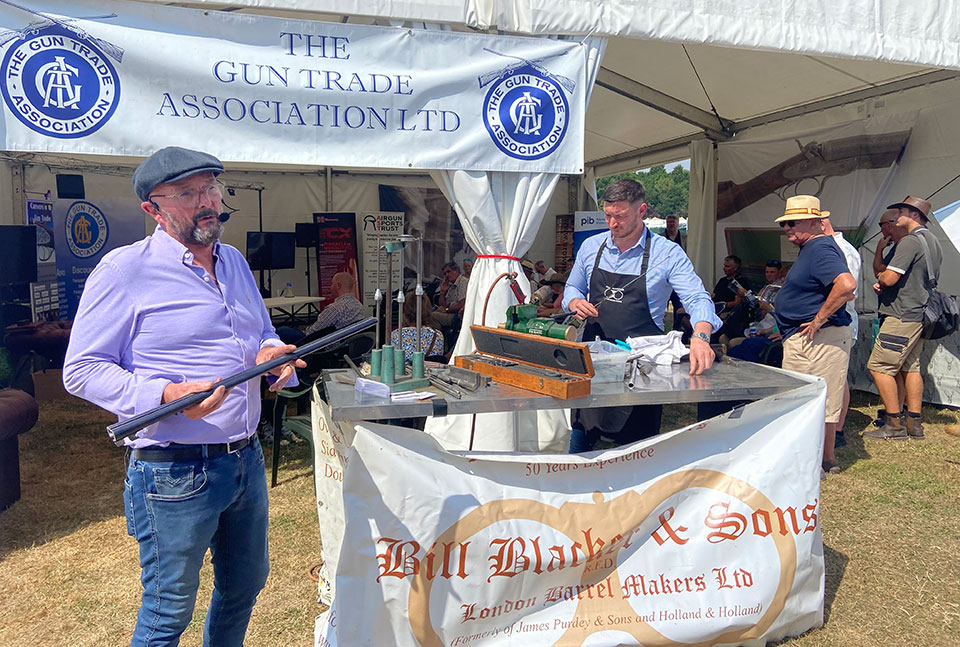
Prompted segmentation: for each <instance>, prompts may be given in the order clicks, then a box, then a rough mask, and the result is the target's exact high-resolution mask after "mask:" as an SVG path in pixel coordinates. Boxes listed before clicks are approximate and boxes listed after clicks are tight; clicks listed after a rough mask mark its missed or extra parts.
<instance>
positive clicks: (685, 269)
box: [563, 231, 721, 330]
mask: <svg viewBox="0 0 960 647" xmlns="http://www.w3.org/2000/svg"><path fill="white" fill-rule="evenodd" d="M646 240H647V234H646V231H644V233H643V235H642V236H640V240H639V241H638V242H637V243H636V244H635V245H634V246H633V247H631V248H630V249H628V250H626V251H625V252H622V253H621V252H620V250H619V249H618V248H617V246H616V245H615V244H614V242H613V237H612V236H611V235H610V232H609V231H605V232H603V233H600V234H596V235H595V236H591V237H590V238H587V239H586V240H585V241H583V244H582V245H580V250H579V251H578V252H577V258H576V261H575V262H574V264H573V269H572V270H571V271H570V276H569V278H567V287H566V289H565V290H564V292H563V309H564V310H569V309H570V301H572V300H573V299H588V300H589V301H590V302H591V303H596V302H598V301H599V300H600V299H601V297H600V296H599V295H598V296H596V297H595V298H592V299H590V298H588V293H589V290H590V277H591V276H592V275H593V265H594V262H595V261H596V258H597V252H598V251H599V250H600V247H601V246H603V254H602V255H601V256H600V269H602V270H607V271H609V272H616V273H617V274H632V275H635V276H636V275H639V274H640V268H641V266H642V265H643V249H644V245H645V244H646ZM642 280H646V283H647V301H648V302H649V304H650V316H651V318H652V319H653V321H654V323H656V324H657V326H659V327H660V329H661V330H663V315H664V313H666V311H667V302H668V301H669V300H670V293H671V292H672V291H676V293H677V296H679V297H680V301H681V303H683V307H684V309H685V310H686V311H687V314H689V315H690V320H691V323H693V324H696V323H697V322H700V321H709V322H710V324H711V325H712V326H713V329H714V330H717V329H718V328H720V324H721V321H720V317H718V316H717V312H716V306H714V304H713V301H711V300H710V295H709V294H708V293H707V291H706V290H705V289H704V288H703V281H701V280H700V277H699V276H697V274H696V272H694V271H693V263H691V262H690V259H689V258H688V257H687V255H686V254H685V253H684V251H683V249H682V248H681V247H680V246H679V245H677V244H676V243H674V242H671V241H669V240H667V239H666V238H664V237H663V236H658V235H656V234H655V235H653V236H651V237H650V260H649V262H648V264H647V275H646V277H644V279H642Z"/></svg>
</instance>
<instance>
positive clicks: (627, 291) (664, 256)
mask: <svg viewBox="0 0 960 647" xmlns="http://www.w3.org/2000/svg"><path fill="white" fill-rule="evenodd" d="M603 202H604V204H603V213H604V216H605V217H606V220H607V227H609V229H610V231H608V232H604V233H602V234H597V235H595V236H591V237H590V238H588V239H587V240H585V241H584V242H583V244H582V245H581V246H580V250H579V252H578V253H577V258H576V261H575V263H574V265H573V269H572V270H571V272H570V277H569V278H568V279H567V285H566V288H565V291H564V299H563V307H564V309H565V310H570V311H573V312H575V313H577V315H578V316H579V317H581V318H583V319H585V320H586V321H587V325H586V327H585V329H584V333H583V339H584V341H592V340H593V339H594V338H596V337H599V338H600V339H605V340H607V341H613V340H615V339H621V340H625V339H627V337H637V336H641V335H661V334H663V315H664V312H665V311H666V306H667V301H668V300H669V299H670V293H671V292H672V291H676V293H677V295H678V296H679V297H680V301H681V302H682V303H683V307H684V309H685V310H686V312H687V313H688V314H689V315H690V317H691V323H693V330H694V334H693V337H692V338H691V340H690V374H691V375H699V374H700V373H702V372H703V371H704V370H705V369H708V368H710V366H711V365H712V364H713V359H714V354H713V349H711V348H710V334H711V333H712V332H713V331H714V330H716V329H717V328H719V327H720V324H721V322H720V318H719V317H717V315H716V310H715V307H714V305H713V302H712V301H711V300H710V295H709V294H708V293H707V291H706V290H704V288H703V282H702V281H701V280H700V277H698V276H697V275H696V273H695V272H694V270H693V264H692V263H691V262H690V259H689V258H687V255H686V254H685V253H684V251H683V249H682V248H681V247H680V246H679V245H677V244H676V243H673V242H671V241H669V240H667V239H666V238H663V237H662V236H654V235H653V234H652V233H651V232H650V230H649V229H648V228H647V227H645V226H644V224H643V217H644V214H646V211H647V203H646V194H645V192H644V189H643V185H642V184H640V183H639V182H637V181H635V180H630V179H624V180H618V181H617V182H614V183H613V184H611V185H610V186H609V187H607V190H606V191H604V193H603ZM661 412H662V406H661V405H645V406H636V407H601V408H594V409H575V410H574V411H573V424H572V427H573V429H572V431H571V434H570V452H571V453H580V452H586V451H590V450H591V449H593V446H594V445H595V444H596V442H597V440H599V439H600V436H601V434H602V435H603V436H606V437H608V438H611V439H613V440H615V441H616V442H618V443H620V444H625V443H631V442H634V441H636V440H640V439H642V438H648V437H650V436H654V435H656V434H657V433H658V432H659V431H660V414H661Z"/></svg>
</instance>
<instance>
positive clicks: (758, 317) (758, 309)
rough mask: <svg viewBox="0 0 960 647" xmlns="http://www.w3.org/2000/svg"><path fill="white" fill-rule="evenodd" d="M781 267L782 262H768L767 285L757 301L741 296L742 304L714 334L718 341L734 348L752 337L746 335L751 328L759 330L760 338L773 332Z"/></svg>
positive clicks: (744, 295)
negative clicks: (746, 337) (743, 339)
mask: <svg viewBox="0 0 960 647" xmlns="http://www.w3.org/2000/svg"><path fill="white" fill-rule="evenodd" d="M781 265H782V264H781V263H780V261H777V260H773V261H767V264H766V267H764V277H765V278H766V280H767V284H766V285H765V286H764V287H763V289H762V290H760V294H759V295H757V298H756V299H753V298H750V297H748V296H747V292H746V291H744V292H743V293H742V294H741V295H740V296H741V302H740V304H739V305H737V306H736V307H735V308H734V309H733V310H732V311H730V312H729V313H727V317H726V319H725V320H724V322H723V325H722V326H721V327H720V329H719V330H718V331H717V332H716V333H714V335H715V339H716V340H717V341H721V342H724V343H729V344H730V346H734V345H736V344H737V343H739V341H738V340H739V338H742V337H745V336H750V335H747V334H746V330H747V329H748V328H750V327H755V328H757V335H759V336H764V335H767V334H770V333H771V332H772V329H773V328H774V327H775V322H774V319H773V316H772V313H773V301H774V299H775V298H776V294H777V292H778V291H779V289H780V285H781V281H780V269H781ZM721 280H722V279H721ZM751 296H752V295H751ZM754 336H756V335H754ZM721 337H724V339H721ZM778 339H779V337H778Z"/></svg>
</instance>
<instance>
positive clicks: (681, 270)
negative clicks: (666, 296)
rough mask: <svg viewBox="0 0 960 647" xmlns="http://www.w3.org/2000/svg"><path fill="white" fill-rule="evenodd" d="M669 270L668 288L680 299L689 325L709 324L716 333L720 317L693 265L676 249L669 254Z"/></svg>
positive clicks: (720, 322) (719, 324)
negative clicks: (702, 322) (688, 317)
mask: <svg viewBox="0 0 960 647" xmlns="http://www.w3.org/2000/svg"><path fill="white" fill-rule="evenodd" d="M667 267H669V268H670V271H669V274H668V276H667V281H668V282H669V283H670V287H672V288H673V290H674V291H675V292H676V293H677V296H678V297H680V303H682V304H683V309H684V310H685V311H686V312H687V314H688V315H690V323H691V324H696V323H698V322H700V321H706V322H709V323H710V325H711V326H713V330H714V331H716V330H718V329H719V328H720V326H721V325H722V323H723V322H722V321H721V320H720V317H718V316H717V309H716V306H715V305H714V303H713V301H712V300H711V299H710V294H709V293H707V291H706V289H705V288H704V287H703V281H701V280H700V277H699V276H697V273H696V271H694V269H693V263H691V262H690V259H689V258H688V257H687V255H686V254H684V253H683V251H682V250H681V249H680V247H676V248H675V251H674V252H673V253H671V254H670V262H669V263H668V264H667Z"/></svg>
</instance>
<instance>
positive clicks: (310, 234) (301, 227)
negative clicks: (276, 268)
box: [296, 222, 317, 247]
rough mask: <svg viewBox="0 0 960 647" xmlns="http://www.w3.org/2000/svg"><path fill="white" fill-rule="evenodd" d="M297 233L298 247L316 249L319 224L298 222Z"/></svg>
mask: <svg viewBox="0 0 960 647" xmlns="http://www.w3.org/2000/svg"><path fill="white" fill-rule="evenodd" d="M296 232H297V247H316V246H317V223H315V222H298V223H297V229H296Z"/></svg>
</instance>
